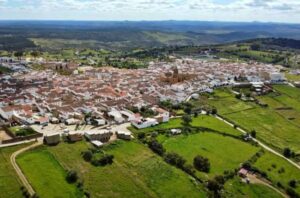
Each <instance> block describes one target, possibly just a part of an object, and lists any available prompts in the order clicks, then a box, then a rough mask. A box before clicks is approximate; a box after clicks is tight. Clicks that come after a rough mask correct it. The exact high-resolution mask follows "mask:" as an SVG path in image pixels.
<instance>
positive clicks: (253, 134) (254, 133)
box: [251, 130, 256, 138]
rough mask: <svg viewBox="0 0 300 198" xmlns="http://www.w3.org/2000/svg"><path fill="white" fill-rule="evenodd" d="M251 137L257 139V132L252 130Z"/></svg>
mask: <svg viewBox="0 0 300 198" xmlns="http://www.w3.org/2000/svg"><path fill="white" fill-rule="evenodd" d="M251 136H252V137H253V138H256V131H255V130H252V131H251Z"/></svg>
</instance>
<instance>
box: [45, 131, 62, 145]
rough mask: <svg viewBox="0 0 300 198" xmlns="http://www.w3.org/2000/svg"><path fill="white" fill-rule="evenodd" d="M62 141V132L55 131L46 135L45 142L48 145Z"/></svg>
mask: <svg viewBox="0 0 300 198" xmlns="http://www.w3.org/2000/svg"><path fill="white" fill-rule="evenodd" d="M59 142H60V134H59V133H54V134H49V135H45V136H44V143H45V144H47V145H57V144H59Z"/></svg>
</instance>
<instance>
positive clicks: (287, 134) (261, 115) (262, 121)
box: [206, 86, 300, 153]
mask: <svg viewBox="0 0 300 198" xmlns="http://www.w3.org/2000/svg"><path fill="white" fill-rule="evenodd" d="M286 87H287V86H286ZM275 89H280V86H278V87H277V88H276V87H275ZM288 90H289V89H288V87H287V89H286V90H285V92H286V94H285V95H281V96H279V101H278V100H277V101H274V100H273V99H272V98H270V96H263V97H259V98H258V99H259V100H261V101H263V102H265V103H267V104H270V105H269V107H267V108H263V107H261V106H259V105H257V104H255V103H253V102H244V101H241V100H238V99H236V98H235V97H234V95H233V94H231V93H230V92H229V90H228V89H219V90H216V93H215V94H214V95H213V96H212V98H210V99H207V100H206V102H207V103H208V104H209V105H211V106H214V107H216V108H217V109H218V112H219V114H220V115H222V116H224V117H225V118H227V119H229V120H231V121H233V122H234V123H236V124H237V125H240V126H242V127H243V128H245V129H247V130H248V131H252V130H255V131H256V132H257V138H258V139H260V140H262V141H264V142H266V143H268V144H269V145H271V146H273V147H275V148H277V149H283V148H285V147H290V148H291V149H292V150H294V151H295V152H296V153H299V152H300V147H299V141H298V140H299V138H300V134H299V133H298V131H299V125H297V124H296V123H295V122H297V119H298V118H297V117H295V118H294V121H293V120H291V119H289V118H291V116H288V117H285V116H283V115H282V114H283V113H286V112H284V111H282V112H280V111H278V109H275V108H274V107H275V106H276V108H277V107H280V106H281V107H282V106H283V107H286V105H289V106H288V107H291V108H292V110H294V115H296V116H297V115H298V113H297V112H298V110H297V108H298V107H299V106H297V104H298V101H297V100H296V99H295V97H296V96H297V93H298V92H291V91H288ZM288 94H290V95H288ZM292 94H293V95H292ZM280 97H281V98H280ZM292 97H294V98H292ZM280 100H281V101H280Z"/></svg>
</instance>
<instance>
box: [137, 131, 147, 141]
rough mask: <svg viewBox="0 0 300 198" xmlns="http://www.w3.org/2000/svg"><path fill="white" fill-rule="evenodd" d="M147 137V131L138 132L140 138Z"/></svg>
mask: <svg viewBox="0 0 300 198" xmlns="http://www.w3.org/2000/svg"><path fill="white" fill-rule="evenodd" d="M145 137H146V133H145V132H140V133H138V139H140V140H141V139H144V138H145Z"/></svg>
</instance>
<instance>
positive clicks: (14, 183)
mask: <svg viewBox="0 0 300 198" xmlns="http://www.w3.org/2000/svg"><path fill="white" fill-rule="evenodd" d="M24 146H26V145H21V146H15V147H8V148H0V195H1V196H0V197H1V198H11V197H13V198H23V195H22V192H21V190H20V188H21V186H22V185H21V182H20V181H19V179H18V176H17V174H16V172H15V170H14V168H13V166H12V165H11V163H10V156H11V154H12V153H14V152H15V151H17V150H19V149H21V148H23V147H24Z"/></svg>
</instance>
